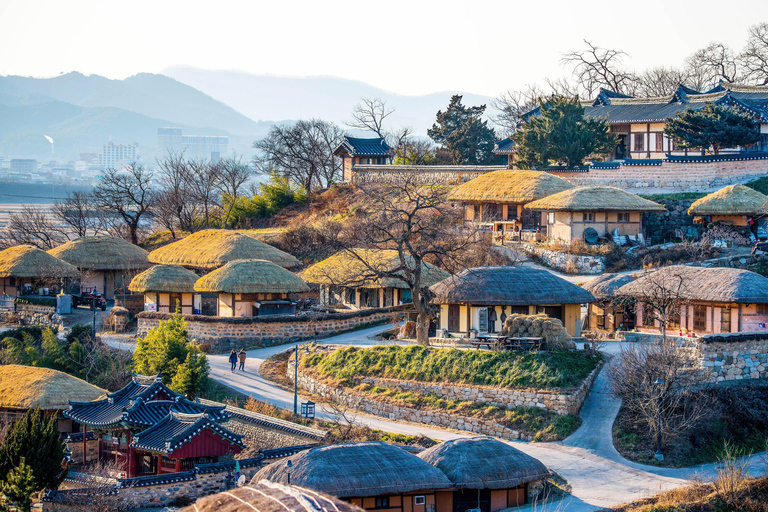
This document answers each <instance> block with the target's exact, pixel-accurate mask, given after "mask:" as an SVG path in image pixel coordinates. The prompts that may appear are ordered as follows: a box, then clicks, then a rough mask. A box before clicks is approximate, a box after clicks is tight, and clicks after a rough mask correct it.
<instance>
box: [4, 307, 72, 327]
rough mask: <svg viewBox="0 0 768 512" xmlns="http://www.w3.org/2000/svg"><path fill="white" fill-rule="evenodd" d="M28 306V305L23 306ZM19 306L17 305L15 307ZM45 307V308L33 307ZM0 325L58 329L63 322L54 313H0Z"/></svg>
mask: <svg viewBox="0 0 768 512" xmlns="http://www.w3.org/2000/svg"><path fill="white" fill-rule="evenodd" d="M24 305H25V306H28V304H24ZM18 306H21V304H17V307H18ZM35 307H45V306H35ZM0 323H2V324H18V325H39V326H42V327H51V328H53V329H58V328H60V327H61V326H62V325H63V323H64V321H63V320H62V318H61V317H60V316H59V315H57V314H56V313H55V309H54V312H53V313H35V312H32V311H0Z"/></svg>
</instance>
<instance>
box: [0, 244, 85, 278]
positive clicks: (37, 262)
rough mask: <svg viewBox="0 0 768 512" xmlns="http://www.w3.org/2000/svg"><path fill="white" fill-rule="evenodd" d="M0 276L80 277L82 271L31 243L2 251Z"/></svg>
mask: <svg viewBox="0 0 768 512" xmlns="http://www.w3.org/2000/svg"><path fill="white" fill-rule="evenodd" d="M0 277H21V278H46V277H56V278H61V277H72V278H76V277H80V272H79V271H78V270H77V269H76V268H75V267H73V266H72V265H70V264H69V263H67V262H66V261H62V260H60V259H59V258H56V257H55V256H51V255H50V254H48V253H47V252H45V251H42V250H40V249H38V248H37V247H32V246H31V245H17V246H15V247H9V248H8V249H5V250H4V251H0Z"/></svg>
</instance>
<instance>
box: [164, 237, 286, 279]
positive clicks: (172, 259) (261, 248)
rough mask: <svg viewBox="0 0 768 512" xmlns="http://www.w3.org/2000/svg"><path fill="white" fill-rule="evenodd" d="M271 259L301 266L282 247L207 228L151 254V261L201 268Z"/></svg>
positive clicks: (282, 264)
mask: <svg viewBox="0 0 768 512" xmlns="http://www.w3.org/2000/svg"><path fill="white" fill-rule="evenodd" d="M244 259H259V260H267V261H271V262H272V263H274V264H276V265H279V266H281V267H283V268H289V269H290V268H298V267H300V266H301V262H300V261H299V260H297V259H296V258H294V257H293V256H291V255H290V254H288V253H287V252H283V251H281V250H280V249H276V248H274V247H272V246H271V245H268V244H265V243H264V242H261V241H259V240H256V239H255V238H253V237H250V236H248V235H244V234H243V233H239V232H237V231H231V230H226V229H205V230H203V231H198V232H196V233H192V234H191V235H189V236H187V237H184V238H182V239H181V240H179V241H177V242H173V243H171V244H168V245H165V246H163V247H160V248H159V249H155V250H154V251H152V252H151V253H149V261H151V262H152V263H158V264H161V265H181V266H182V267H187V268H191V269H196V270H201V271H211V270H214V269H217V268H219V267H223V266H224V265H226V264H227V263H229V262H230V261H235V260H244Z"/></svg>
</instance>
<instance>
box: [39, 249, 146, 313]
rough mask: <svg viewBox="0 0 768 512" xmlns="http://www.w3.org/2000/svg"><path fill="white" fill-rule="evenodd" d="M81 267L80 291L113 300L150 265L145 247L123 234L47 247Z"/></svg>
mask: <svg viewBox="0 0 768 512" xmlns="http://www.w3.org/2000/svg"><path fill="white" fill-rule="evenodd" d="M48 253H49V254H51V255H53V256H56V257H57V258H59V259H61V260H64V261H66V262H67V263H69V264H71V265H73V266H75V267H77V268H78V270H80V273H81V277H80V291H81V292H92V291H97V292H99V293H101V294H102V295H103V296H104V298H105V299H107V300H113V299H114V298H115V291H116V290H124V289H125V287H126V286H127V285H128V283H130V282H131V279H133V276H135V275H136V274H138V273H139V272H141V271H142V270H145V269H147V268H149V266H150V263H149V260H148V259H147V255H148V253H147V251H145V250H144V249H142V248H141V247H137V246H135V245H133V244H132V243H130V242H127V241H125V240H123V239H122V238H115V237H111V236H84V237H81V238H78V239H77V240H71V241H69V242H67V243H65V244H63V245H60V246H58V247H55V248H53V249H51V250H50V251H48Z"/></svg>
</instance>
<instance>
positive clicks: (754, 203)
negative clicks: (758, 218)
mask: <svg viewBox="0 0 768 512" xmlns="http://www.w3.org/2000/svg"><path fill="white" fill-rule="evenodd" d="M765 213H768V196H765V195H764V194H761V193H760V192H758V191H757V190H754V189H751V188H749V187H747V186H746V185H728V186H727V187H724V188H721V189H720V190H718V191H716V192H712V193H711V194H708V195H706V196H704V197H702V198H701V199H698V200H697V201H695V202H694V203H693V204H692V205H691V207H690V208H688V215H758V214H765Z"/></svg>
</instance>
